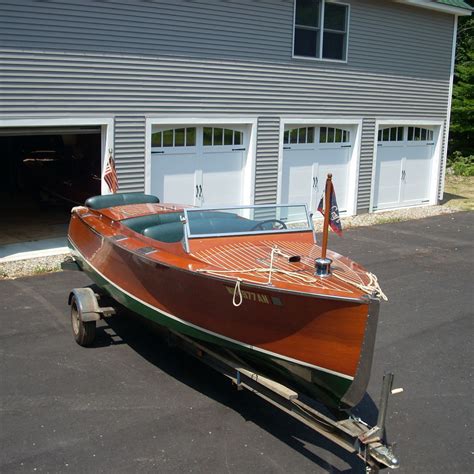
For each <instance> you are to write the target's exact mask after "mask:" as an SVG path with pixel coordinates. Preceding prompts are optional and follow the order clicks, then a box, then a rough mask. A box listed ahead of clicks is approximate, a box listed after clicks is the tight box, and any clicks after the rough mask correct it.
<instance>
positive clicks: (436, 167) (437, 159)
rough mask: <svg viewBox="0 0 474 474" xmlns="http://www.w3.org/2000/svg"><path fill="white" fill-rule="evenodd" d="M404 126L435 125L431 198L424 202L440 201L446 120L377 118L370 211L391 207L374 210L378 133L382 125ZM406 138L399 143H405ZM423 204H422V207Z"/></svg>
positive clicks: (431, 203) (435, 202)
mask: <svg viewBox="0 0 474 474" xmlns="http://www.w3.org/2000/svg"><path fill="white" fill-rule="evenodd" d="M386 125H389V126H392V127H397V126H403V127H407V126H410V125H414V126H425V127H433V132H434V133H433V141H434V143H435V145H434V146H435V149H434V152H433V160H432V164H431V176H430V178H431V180H430V182H431V189H430V198H429V202H428V203H426V204H424V205H425V206H433V205H435V204H437V203H438V182H439V174H440V172H441V157H442V152H443V136H444V133H445V132H444V121H443V120H423V119H414V120H407V119H396V118H394V119H377V120H376V121H375V134H374V148H373V149H374V153H373V156H374V159H373V162H372V178H371V183H370V188H371V189H370V202H369V212H384V211H388V210H390V209H380V210H375V211H374V198H375V175H376V170H377V152H378V134H379V128H380V126H386ZM405 142H406V140H404V141H403V142H399V143H405ZM421 206H422V205H420V207H421ZM395 209H404V207H399V208H394V209H393V210H395Z"/></svg>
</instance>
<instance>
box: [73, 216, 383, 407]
mask: <svg viewBox="0 0 474 474" xmlns="http://www.w3.org/2000/svg"><path fill="white" fill-rule="evenodd" d="M69 240H70V245H71V247H72V249H73V253H74V255H75V257H76V259H77V261H78V262H79V264H80V265H81V267H82V268H83V269H84V270H85V271H86V272H87V273H88V274H89V276H90V277H91V278H92V280H94V281H95V282H96V283H97V284H98V285H99V286H100V287H101V288H103V290H104V291H106V292H107V293H108V294H110V295H111V296H112V297H113V298H115V299H116V300H117V301H118V302H120V303H121V304H123V305H124V306H126V307H127V308H129V309H130V310H132V311H134V312H136V313H138V314H140V315H142V316H143V317H145V318H148V319H150V320H152V321H154V322H156V323H158V324H160V325H162V326H165V327H168V328H170V329H173V330H175V331H177V332H180V333H183V334H186V335H188V336H190V337H193V338H195V339H199V340H200V341H204V342H206V343H209V344H212V345H213V346H214V347H220V348H225V349H226V350H230V351H231V352H232V353H233V354H235V355H236V357H239V358H241V359H244V360H245V361H246V362H247V363H248V364H250V365H251V366H252V367H254V368H256V369H257V370H259V371H260V372H262V373H264V374H265V375H268V376H271V377H273V378H274V379H276V380H278V381H280V382H282V383H286V384H287V385H290V386H292V387H294V388H296V389H298V390H299V391H301V392H303V393H305V394H306V395H308V396H310V397H312V398H316V399H319V400H320V401H322V402H323V403H325V404H327V405H328V406H331V407H334V408H347V407H350V406H353V405H355V404H356V403H358V402H359V400H360V399H361V397H362V396H363V394H364V392H365V389H366V386H367V383H368V378H369V374H370V366H371V361H372V353H373V344H374V339H375V329H376V324H377V317H378V302H377V301H375V300H370V299H369V298H367V299H363V300H360V301H351V300H347V299H346V300H344V299H338V298H327V297H318V296H315V295H308V294H305V293H296V292H284V291H281V290H278V289H272V288H269V287H268V286H262V285H252V284H247V283H246V282H243V283H242V291H243V292H244V297H245V298H244V301H243V303H242V305H241V306H239V307H235V306H234V305H233V304H232V297H233V295H232V293H233V289H234V283H233V282H232V281H229V280H226V279H223V278H219V277H215V276H210V275H204V274H199V273H196V272H193V271H189V270H185V269H182V268H177V267H173V266H170V265H165V264H162V263H159V262H157V261H156V260H152V259H149V258H147V257H146V255H140V254H139V253H137V252H131V251H130V250H129V249H125V248H123V247H122V246H120V244H119V243H118V242H116V241H114V240H113V239H109V238H105V237H103V236H101V235H100V234H98V233H97V232H96V231H95V230H93V229H91V228H90V227H89V226H88V225H87V224H86V223H85V222H83V221H82V220H81V219H72V220H71V224H70V228H69Z"/></svg>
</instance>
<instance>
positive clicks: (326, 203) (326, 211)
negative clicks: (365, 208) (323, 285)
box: [321, 173, 332, 259]
mask: <svg viewBox="0 0 474 474" xmlns="http://www.w3.org/2000/svg"><path fill="white" fill-rule="evenodd" d="M331 186H332V174H331V173H329V174H328V177H327V179H326V187H325V188H324V224H323V242H322V245H321V258H322V259H325V258H326V253H327V248H328V237H329V214H330V212H331V205H330V203H331Z"/></svg>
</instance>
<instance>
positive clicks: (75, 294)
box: [68, 288, 403, 474]
mask: <svg viewBox="0 0 474 474" xmlns="http://www.w3.org/2000/svg"><path fill="white" fill-rule="evenodd" d="M102 296H106V295H100V294H98V293H96V292H94V291H93V290H92V289H91V288H75V289H73V290H72V291H71V293H70V295H69V298H68V303H69V305H70V306H71V322H72V329H73V334H74V337H75V340H76V342H77V343H78V344H80V345H82V346H88V345H91V344H92V342H93V340H94V338H95V329H96V322H97V321H98V320H100V319H103V318H107V317H110V316H112V315H114V314H115V313H116V310H115V308H114V307H112V306H106V307H101V306H100V305H99V299H100V298H101V297H102ZM109 298H110V297H108V296H107V300H109ZM166 331H167V333H168V338H167V339H168V344H170V345H172V346H175V347H179V348H180V349H182V350H184V351H185V352H187V353H188V354H190V355H192V356H194V357H196V358H197V359H199V360H200V361H202V362H204V363H205V364H207V365H208V366H210V367H211V368H213V369H215V370H217V371H218V372H220V373H221V374H223V375H225V376H226V377H227V378H229V379H230V380H231V381H232V383H233V384H234V385H235V386H236V388H237V389H238V390H243V389H246V390H249V391H250V392H252V393H254V394H255V395H258V396H259V397H261V398H263V399H264V400H266V401H267V402H269V403H271V404H272V405H274V406H275V407H277V408H279V409H280V410H282V411H283V412H285V413H287V414H288V415H290V416H292V417H293V418H295V419H296V420H298V421H300V422H301V423H303V424H304V425H306V426H307V427H309V428H310V429H312V430H314V431H316V432H317V433H319V434H320V435H322V436H324V437H325V438H327V439H328V440H330V441H332V442H333V443H335V444H337V445H338V446H340V447H341V448H343V449H345V450H346V451H348V452H349V453H352V454H355V455H356V456H358V457H359V458H360V459H362V461H363V462H364V463H365V466H366V472H367V473H370V474H373V473H377V472H379V470H380V469H384V468H390V469H397V468H398V467H399V461H398V458H397V457H396V456H395V455H394V453H393V450H392V447H391V446H390V445H388V444H386V443H385V441H384V437H385V420H386V416H387V408H388V399H389V396H390V394H392V393H394V394H395V393H399V392H401V391H403V389H394V390H392V386H393V380H394V375H393V374H392V373H387V374H385V375H384V378H383V384H382V391H381V397H380V404H379V413H378V419H377V424H376V425H375V426H373V427H370V426H369V425H368V424H367V423H365V422H364V421H362V420H361V419H360V418H357V417H353V416H349V417H348V418H347V419H343V420H335V419H333V418H331V417H329V416H327V415H325V414H323V413H321V412H320V411H318V410H316V409H315V408H314V407H313V406H310V405H309V404H308V403H305V402H304V401H303V399H304V397H300V395H299V394H298V392H296V391H294V390H292V389H291V388H288V387H286V386H284V385H282V384H280V383H278V382H275V381H274V380H271V379H269V378H267V377H264V376H262V375H260V374H257V373H255V372H252V370H251V369H249V368H247V367H243V366H240V365H243V364H237V363H236V362H235V361H233V360H231V359H230V358H227V357H225V356H223V355H221V354H218V353H216V352H215V351H213V350H212V349H210V348H209V347H207V346H205V345H203V344H201V343H200V342H197V341H195V340H194V339H191V338H189V337H188V336H185V335H183V334H180V333H177V332H175V331H173V330H171V329H166Z"/></svg>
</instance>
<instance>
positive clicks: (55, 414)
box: [0, 213, 474, 473]
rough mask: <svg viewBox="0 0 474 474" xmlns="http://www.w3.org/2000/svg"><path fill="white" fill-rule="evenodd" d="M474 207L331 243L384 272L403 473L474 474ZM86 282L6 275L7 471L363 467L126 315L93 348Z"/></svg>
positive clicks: (73, 277)
mask: <svg viewBox="0 0 474 474" xmlns="http://www.w3.org/2000/svg"><path fill="white" fill-rule="evenodd" d="M473 223H474V213H458V214H451V215H443V216H438V217H433V218H428V219H423V220H418V221H411V222H404V223H394V224H386V225H380V226H373V227H370V228H359V229H354V230H349V231H347V232H346V233H345V234H344V237H343V238H341V239H339V238H337V237H335V236H334V235H332V236H331V239H330V247H331V248H333V249H335V250H337V251H339V252H340V253H343V254H345V255H348V256H349V257H351V258H353V259H354V260H356V261H359V262H360V263H362V264H364V265H365V266H366V267H367V268H369V269H370V270H371V271H373V272H374V273H376V274H377V275H378V277H379V280H380V282H381V284H382V288H383V289H384V291H385V293H386V294H387V295H388V296H389V298H390V300H389V302H388V303H385V304H383V305H382V310H381V320H380V325H379V332H378V336H377V344H376V353H375V362H374V367H373V371H372V378H371V382H370V386H369V390H368V394H367V396H366V398H365V399H364V400H363V402H362V403H361V405H360V407H359V408H358V410H357V413H358V414H359V415H361V416H362V417H363V418H364V419H366V420H367V421H369V422H372V423H373V422H374V421H375V419H376V416H377V412H376V410H375V408H374V401H375V402H377V403H378V397H379V389H380V382H381V379H382V375H383V373H384V371H386V370H391V371H394V372H395V374H396V380H395V386H401V387H403V388H404V392H403V393H402V394H400V395H397V396H394V397H393V398H392V399H391V404H390V409H389V418H388V420H387V430H388V436H389V439H390V440H391V441H396V442H397V447H396V452H397V454H398V455H399V457H400V460H401V463H402V468H401V472H409V473H437V472H439V473H445V472H450V473H458V472H459V473H465V472H472V465H473V464H472V439H471V438H470V436H471V433H472V420H473V410H472V380H471V378H470V377H471V374H472V360H473V350H472V336H473V331H472V329H473V328H472V316H473V306H474V305H473V296H472V290H473V288H472V281H473V278H472V277H473V271H472V267H473V256H474V252H473V246H472V240H473ZM89 283H90V282H89V280H88V278H87V277H86V276H85V275H84V274H82V273H79V272H70V271H68V272H62V273H55V274H50V275H44V276H37V277H30V278H24V279H18V280H11V281H0V340H1V346H0V350H1V368H0V400H1V404H0V439H1V445H0V471H1V472H2V473H10V472H74V473H79V472H81V473H82V472H106V473H108V472H127V473H129V472H157V471H158V472H160V473H162V472H206V473H222V472H226V473H247V472H259V473H264V472H272V473H273V472H275V473H280V472H281V473H314V472H318V473H319V472H321V473H323V472H363V466H362V464H361V463H360V462H358V461H357V460H356V459H354V458H353V457H351V456H350V455H348V454H346V453H345V452H344V451H342V450H341V449H339V448H337V447H335V446H334V445H332V444H331V443H329V442H326V441H325V440H324V439H323V438H321V437H320V436H318V435H316V434H314V433H312V432H311V431H310V430H308V429H306V428H305V427H303V426H301V425H300V424H299V423H298V422H296V421H293V420H292V419H291V418H289V417H287V416H286V415H284V414H282V413H280V412H279V411H277V410H276V409H275V408H273V407H271V406H270V405H267V404H266V403H265V402H263V401H262V400H260V399H258V398H257V397H255V396H253V395H252V394H250V393H247V392H245V391H242V392H238V391H236V390H235V389H234V388H233V387H232V386H231V384H230V382H229V381H228V380H227V379H225V378H224V377H223V376H221V375H219V374H217V373H215V372H213V371H212V370H211V369H209V368H207V367H206V366H204V365H202V364H200V363H199V362H198V361H196V360H194V359H193V358H191V357H190V356H187V355H185V354H183V353H181V352H180V351H179V350H176V349H170V348H168V347H166V345H165V344H164V343H163V341H162V340H160V338H159V337H157V336H156V335H154V334H152V333H151V332H150V331H149V329H148V328H147V327H146V326H144V325H143V324H142V323H141V322H140V321H139V320H137V319H136V318H133V317H131V316H127V315H122V316H119V317H117V318H112V319H110V320H109V324H108V325H106V326H105V325H104V326H103V327H102V329H101V330H100V331H99V338H98V341H97V344H96V346H95V347H93V348H89V349H84V348H82V347H80V346H78V345H77V344H76V343H75V342H74V341H73V338H72V335H71V331H70V323H69V313H68V307H67V304H66V299H67V295H68V292H69V290H70V289H71V288H73V287H79V286H85V285H88V284H89Z"/></svg>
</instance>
